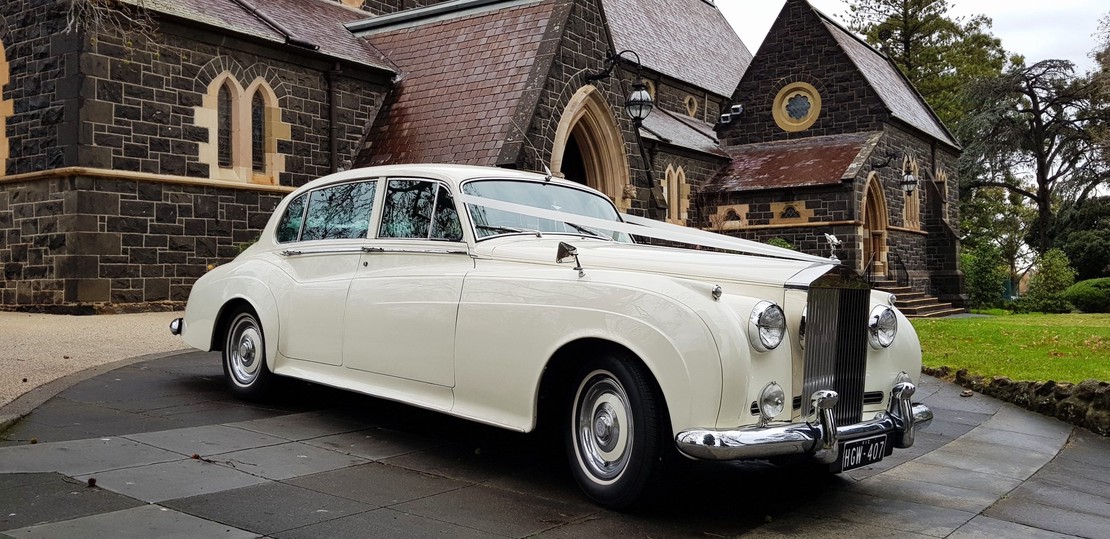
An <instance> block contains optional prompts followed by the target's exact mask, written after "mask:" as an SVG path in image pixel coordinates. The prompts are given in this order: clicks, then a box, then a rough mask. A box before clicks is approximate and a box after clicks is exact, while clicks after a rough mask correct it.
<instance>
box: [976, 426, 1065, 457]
mask: <svg viewBox="0 0 1110 539" xmlns="http://www.w3.org/2000/svg"><path fill="white" fill-rule="evenodd" d="M990 424H991V423H990V422H989V421H988V422H987V423H985V424H984V425H981V426H979V427H977V428H976V429H974V430H972V431H970V432H968V433H967V435H966V436H964V437H962V438H961V439H960V441H961V442H965V441H966V442H974V443H981V444H993V445H995V446H997V447H1000V448H1006V450H1007V451H1032V452H1034V453H1042V454H1048V455H1055V454H1056V453H1057V452H1058V451H1060V448H1061V447H1062V446H1063V445H1064V443H1065V442H1066V441H1067V439H1066V437H1052V436H1040V435H1037V434H1029V433H1025V432H1014V431H1012V430H1002V429H996V428H992V427H988V426H987V425H990Z"/></svg>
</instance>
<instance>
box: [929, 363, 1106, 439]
mask: <svg viewBox="0 0 1110 539" xmlns="http://www.w3.org/2000/svg"><path fill="white" fill-rule="evenodd" d="M921 372H923V373H925V374H928V375H930V376H935V377H937V378H943V379H945V380H949V381H953V382H955V383H956V384H959V385H961V386H963V387H966V388H968V389H971V390H973V391H976V392H978V393H982V394H984V395H987V396H990V397H994V398H996V399H999V400H1002V401H1006V402H1009V403H1013V404H1015V405H1017V406H1021V407H1022V408H1025V409H1027V410H1032V411H1034V412H1038V413H1041V414H1044V415H1047V416H1052V417H1055V418H1057V419H1060V420H1063V421H1067V422H1068V423H1071V424H1073V425H1078V426H1080V427H1085V428H1088V429H1090V430H1091V431H1092V432H1094V433H1096V434H1101V435H1102V436H1110V383H1108V382H1100V381H1098V380H1086V381H1083V382H1080V383H1078V384H1071V383H1058V382H1053V381H1051V380H1050V381H1048V382H1015V381H1013V380H1011V379H1009V378H1007V377H1005V376H995V377H993V378H990V379H987V378H986V377H983V376H970V375H969V374H968V373H967V369H960V370H958V371H956V372H955V374H953V373H952V369H951V368H950V367H939V368H936V369H933V368H930V367H922V368H921Z"/></svg>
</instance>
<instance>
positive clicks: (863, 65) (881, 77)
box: [814, 10, 959, 148]
mask: <svg viewBox="0 0 1110 539" xmlns="http://www.w3.org/2000/svg"><path fill="white" fill-rule="evenodd" d="M814 11H816V12H817V14H818V15H820V16H821V18H822V20H823V22H824V24H825V26H826V27H827V28H828V29H829V32H830V33H831V34H832V36H833V39H836V41H837V43H839V44H840V46H841V48H843V49H844V52H845V53H847V54H848V57H849V58H851V59H852V62H853V63H855V65H856V67H858V68H859V71H860V73H862V74H863V76H864V78H866V79H867V81H868V83H870V84H871V87H872V88H874V89H875V91H876V92H877V93H878V94H879V98H880V99H882V100H883V103H886V106H887V108H888V109H889V110H890V113H891V115H893V116H894V117H895V118H898V119H899V120H902V121H903V122H906V123H907V124H909V125H911V126H913V127H915V128H917V129H919V130H920V131H922V132H924V133H926V134H928V135H929V136H931V137H933V138H935V139H937V140H938V141H940V142H943V143H945V144H948V145H949V146H952V147H953V148H959V143H957V142H956V139H955V137H953V136H952V134H951V133H950V132H949V131H948V129H947V128H945V127H944V124H943V123H941V121H940V119H939V118H937V115H936V113H934V112H933V110H932V108H931V107H929V105H928V103H926V102H925V99H924V98H922V97H921V94H920V93H918V91H917V90H916V89H914V87H913V84H911V83H910V81H909V79H907V78H906V76H905V75H904V74H903V73H902V71H901V70H899V69H898V66H896V65H895V64H894V62H893V61H891V60H890V58H888V57H887V56H886V55H884V54H882V53H880V52H879V51H877V50H875V49H874V48H873V47H871V46H870V45H868V44H867V43H866V42H865V41H863V40H862V39H860V38H859V37H857V36H856V35H855V34H853V33H851V32H849V31H848V30H847V29H845V28H844V27H842V26H840V25H839V24H837V22H836V21H834V20H832V19H831V18H829V17H828V16H827V15H825V14H824V13H821V12H820V11H819V10H814Z"/></svg>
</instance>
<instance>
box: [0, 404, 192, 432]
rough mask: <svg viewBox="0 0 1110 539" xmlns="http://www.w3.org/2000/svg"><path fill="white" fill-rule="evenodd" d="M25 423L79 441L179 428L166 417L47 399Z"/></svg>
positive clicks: (173, 421)
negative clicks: (65, 431) (77, 436)
mask: <svg viewBox="0 0 1110 539" xmlns="http://www.w3.org/2000/svg"><path fill="white" fill-rule="evenodd" d="M27 419H28V420H30V421H33V422H35V423H38V424H42V425H47V426H50V427H56V428H69V429H74V430H75V431H76V432H80V433H83V436H82V437H83V438H89V437H93V436H119V435H121V434H132V433H135V432H147V431H152V430H167V429H173V428H178V427H181V426H183V425H182V424H181V423H180V422H178V421H176V420H174V419H172V418H168V417H155V416H148V415H143V414H136V413H131V412H125V411H120V410H116V409H114V408H110V407H108V406H105V405H102V404H81V403H78V402H75V401H71V400H69V399H67V398H64V397H63V398H55V399H51V401H49V402H47V403H46V404H44V405H42V406H40V407H38V408H36V409H35V411H33V412H31V414H30V415H29V416H27ZM17 426H18V425H17Z"/></svg>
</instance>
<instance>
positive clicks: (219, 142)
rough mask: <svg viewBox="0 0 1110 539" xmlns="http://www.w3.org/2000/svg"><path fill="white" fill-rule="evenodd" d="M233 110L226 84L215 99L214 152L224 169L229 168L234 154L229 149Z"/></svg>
mask: <svg viewBox="0 0 1110 539" xmlns="http://www.w3.org/2000/svg"><path fill="white" fill-rule="evenodd" d="M233 109H234V107H233V106H232V99H231V87H230V86H229V85H228V84H222V85H220V91H219V94H217V98H216V129H217V134H216V148H217V150H216V151H217V153H218V155H219V165H220V166H221V167H224V168H230V167H231V166H232V164H233V162H234V161H233V159H234V152H233V151H232V149H231V145H232V139H231V129H232V125H233V120H234V116H233V115H234V110H233Z"/></svg>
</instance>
